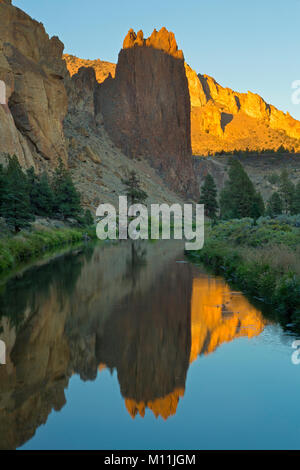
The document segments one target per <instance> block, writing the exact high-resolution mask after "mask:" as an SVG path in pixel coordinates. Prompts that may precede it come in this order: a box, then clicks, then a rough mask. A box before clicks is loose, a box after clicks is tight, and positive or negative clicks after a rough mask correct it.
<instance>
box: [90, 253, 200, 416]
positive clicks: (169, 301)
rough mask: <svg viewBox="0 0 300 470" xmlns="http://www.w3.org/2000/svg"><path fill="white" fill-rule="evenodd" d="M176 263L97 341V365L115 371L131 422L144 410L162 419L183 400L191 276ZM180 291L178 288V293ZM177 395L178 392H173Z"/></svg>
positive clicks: (131, 300) (119, 310) (117, 313)
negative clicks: (102, 365) (99, 364)
mask: <svg viewBox="0 0 300 470" xmlns="http://www.w3.org/2000/svg"><path fill="white" fill-rule="evenodd" d="M182 268H183V266H182V265H180V264H176V263H175V262H174V261H172V262H171V263H166V264H165V267H164V270H163V271H161V272H160V273H159V275H158V276H157V277H156V279H155V281H153V282H152V284H151V285H149V286H148V290H147V291H146V292H143V293H142V294H141V293H139V292H136V293H130V295H128V296H127V297H126V299H125V301H124V303H123V305H122V306H120V307H119V306H118V307H116V308H115V310H114V311H113V312H112V314H111V316H110V317H109V318H108V320H107V322H106V323H105V325H104V329H103V334H102V335H100V336H99V337H98V338H97V343H98V345H97V357H98V360H99V362H102V363H105V364H106V365H107V367H109V368H111V369H112V368H116V369H117V372H118V380H119V383H120V389H121V393H122V395H123V397H125V398H126V406H127V409H128V410H130V413H131V415H132V416H135V414H136V413H137V412H140V414H141V415H143V414H144V411H145V407H149V408H151V409H152V411H153V412H154V414H155V415H161V416H163V417H164V418H166V417H167V416H169V415H170V414H174V413H175V411H176V407H177V403H178V400H179V396H182V395H183V391H184V388H185V380H186V374H187V370H188V365H189V355H190V299H191V286H192V273H191V269H190V267H189V266H186V268H187V269H184V271H183V269H182ZM178 286H180V288H178ZM174 391H175V392H174Z"/></svg>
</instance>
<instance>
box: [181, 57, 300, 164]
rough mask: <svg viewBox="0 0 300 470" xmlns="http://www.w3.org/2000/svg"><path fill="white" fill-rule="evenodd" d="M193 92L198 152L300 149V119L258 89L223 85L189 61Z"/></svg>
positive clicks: (193, 131)
mask: <svg viewBox="0 0 300 470" xmlns="http://www.w3.org/2000/svg"><path fill="white" fill-rule="evenodd" d="M186 74H187V78H188V82H189V90H190V96H191V135H192V147H193V153H194V154H200V155H201V154H202V155H207V154H209V153H214V152H215V151H221V150H226V151H232V150H246V148H248V149H249V150H263V149H273V150H277V148H278V147H280V146H281V145H284V146H285V147H286V148H288V149H289V150H291V149H292V148H294V149H295V150H298V151H299V150H300V140H299V139H300V122H299V121H297V120H295V119H293V118H292V117H291V116H290V115H289V113H286V114H285V113H284V112H282V111H279V110H278V109H276V108H275V107H274V106H272V105H269V104H267V103H266V102H265V101H264V100H263V98H261V97H260V96H259V95H257V94H255V93H251V92H250V91H248V93H237V92H235V91H233V90H231V89H230V88H223V87H222V86H220V85H219V84H218V83H217V82H216V81H215V80H214V79H213V78H212V77H209V76H208V75H200V74H199V75H198V76H197V74H196V73H195V72H194V71H193V70H192V69H191V68H190V67H189V66H188V65H187V64H186Z"/></svg>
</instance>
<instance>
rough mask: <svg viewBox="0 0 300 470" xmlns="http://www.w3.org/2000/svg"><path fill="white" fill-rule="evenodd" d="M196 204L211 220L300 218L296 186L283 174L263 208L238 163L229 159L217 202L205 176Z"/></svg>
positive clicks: (210, 181) (211, 181)
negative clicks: (226, 178)
mask: <svg viewBox="0 0 300 470" xmlns="http://www.w3.org/2000/svg"><path fill="white" fill-rule="evenodd" d="M199 203H200V204H204V205H205V215H206V216H207V217H209V218H210V219H212V220H216V219H217V218H218V217H219V218H221V219H241V218H244V217H251V218H253V219H257V218H259V217H261V216H263V215H269V216H271V217H274V216H276V215H280V214H283V213H284V214H290V215H295V214H300V182H299V183H298V184H297V185H296V186H295V185H294V184H293V183H292V181H291V180H290V178H289V175H288V172H287V171H286V170H284V171H283V172H282V173H281V175H280V177H279V190H278V191H276V192H274V193H273V194H272V195H271V197H270V199H269V200H268V202H267V204H266V206H265V204H264V201H263V198H262V196H261V194H260V193H259V192H258V191H257V190H256V189H255V187H254V185H253V183H252V181H251V180H250V178H249V176H248V175H247V173H246V171H245V170H244V168H243V166H242V165H241V163H240V162H239V161H238V160H235V159H233V160H231V161H230V162H229V171H228V180H227V181H226V183H225V185H224V188H223V189H222V190H221V192H220V196H219V198H218V192H217V186H216V183H215V181H214V179H213V177H212V176H211V175H210V174H209V173H208V174H207V176H206V177H205V180H204V184H203V185H202V187H201V195H200V201H199Z"/></svg>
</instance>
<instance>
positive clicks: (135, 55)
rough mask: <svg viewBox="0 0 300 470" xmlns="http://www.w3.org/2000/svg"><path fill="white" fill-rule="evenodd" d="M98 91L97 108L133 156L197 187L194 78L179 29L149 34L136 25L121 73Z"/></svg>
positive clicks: (180, 186)
mask: <svg viewBox="0 0 300 470" xmlns="http://www.w3.org/2000/svg"><path fill="white" fill-rule="evenodd" d="M96 95H97V96H96V105H97V113H101V114H102V116H103V119H104V125H105V129H106V130H107V132H108V134H109V135H110V137H111V138H112V140H113V142H114V143H115V144H116V145H117V146H118V147H120V148H121V149H122V150H123V151H124V152H125V153H126V154H127V155H129V156H131V157H133V158H136V157H140V156H142V155H144V156H147V158H148V159H149V160H150V161H151V163H152V165H153V166H154V167H155V168H156V169H158V170H159V171H160V172H161V173H162V174H163V175H164V176H165V178H166V180H167V181H168V182H169V183H170V184H171V185H172V187H173V188H175V189H177V190H180V191H182V192H185V193H189V194H192V193H194V194H195V193H196V186H195V181H194V174H193V169H192V162H191V137H190V134H191V132H190V97H189V92H188V83H187V79H186V75H185V70H184V59H183V53H182V51H180V50H178V47H177V44H176V41H175V38H174V35H173V33H169V32H168V31H167V30H166V29H165V28H162V29H161V30H160V31H159V32H157V31H156V30H154V31H153V33H152V35H151V36H150V38H148V39H144V36H143V32H142V31H139V32H138V33H137V34H135V33H134V31H133V30H130V31H129V33H128V34H127V36H126V38H125V40H124V45H123V49H122V50H121V52H120V54H119V59H118V64H117V68H116V76H115V79H113V78H111V77H110V78H107V79H106V80H105V81H104V82H103V83H102V84H101V85H100V86H99V88H98V91H97V93H96Z"/></svg>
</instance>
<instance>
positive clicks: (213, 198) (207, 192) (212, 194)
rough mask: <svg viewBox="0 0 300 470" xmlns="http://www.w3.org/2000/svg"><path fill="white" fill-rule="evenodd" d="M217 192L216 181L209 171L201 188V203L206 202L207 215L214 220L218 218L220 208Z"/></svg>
mask: <svg viewBox="0 0 300 470" xmlns="http://www.w3.org/2000/svg"><path fill="white" fill-rule="evenodd" d="M217 194H218V191H217V186H216V184H215V181H214V179H213V177H212V176H211V175H210V174H209V173H208V174H207V175H206V177H205V180H204V184H203V186H202V188H201V194H200V200H199V204H204V211H205V215H206V216H207V217H209V218H210V219H213V220H214V219H216V217H217V213H218V209H219V205H218V201H217Z"/></svg>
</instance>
